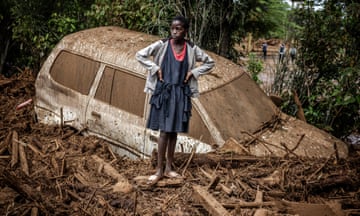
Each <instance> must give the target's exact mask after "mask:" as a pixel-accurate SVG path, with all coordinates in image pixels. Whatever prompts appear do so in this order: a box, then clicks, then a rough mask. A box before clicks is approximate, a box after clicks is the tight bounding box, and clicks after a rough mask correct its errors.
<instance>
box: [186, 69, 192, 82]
mask: <svg viewBox="0 0 360 216" xmlns="http://www.w3.org/2000/svg"><path fill="white" fill-rule="evenodd" d="M192 75H193V74H192V73H191V71H189V72H187V74H186V77H185V80H184V83H187V82H188V81H189V79H190V78H191V77H192Z"/></svg>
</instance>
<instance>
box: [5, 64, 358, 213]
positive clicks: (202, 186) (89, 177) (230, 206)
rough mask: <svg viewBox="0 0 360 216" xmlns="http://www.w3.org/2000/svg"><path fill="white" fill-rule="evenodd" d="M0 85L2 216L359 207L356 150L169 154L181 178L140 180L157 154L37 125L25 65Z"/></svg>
mask: <svg viewBox="0 0 360 216" xmlns="http://www.w3.org/2000/svg"><path fill="white" fill-rule="evenodd" d="M0 90H1V95H0V97H1V101H2V104H1V107H0V119H1V121H0V212H3V214H4V215H249V216H250V215H257V216H263V215H360V200H359V198H360V190H359V185H360V184H359V183H360V179H359V173H360V168H359V167H360V155H359V154H358V153H357V152H353V153H352V154H351V155H350V157H349V158H346V159H339V158H337V157H336V156H335V155H329V157H328V158H324V159H311V158H301V157H291V155H287V156H286V157H283V158H273V157H254V156H245V155H240V154H237V153H234V152H231V149H227V150H226V151H224V150H223V149H222V151H219V152H214V153H209V154H195V153H190V154H185V153H177V154H176V155H175V162H174V164H173V165H174V167H175V169H176V170H177V171H178V172H179V173H181V174H182V175H183V176H184V177H185V178H184V179H167V178H165V179H162V180H161V181H159V182H158V183H157V184H156V185H153V186H148V185H146V180H147V178H148V176H149V175H151V174H153V173H154V164H156V161H155V158H156V152H154V156H153V158H152V159H149V160H137V161H133V160H130V159H128V158H126V157H120V156H118V155H116V154H114V153H113V152H112V150H111V148H110V143H108V142H106V141H104V140H101V139H99V138H96V137H92V136H83V135H82V134H81V133H82V131H76V130H74V129H72V128H69V127H64V128H60V127H50V126H46V125H42V124H39V123H37V122H36V117H35V114H34V110H33V107H32V104H31V100H29V99H33V100H34V99H35V98H34V79H33V77H32V75H31V72H28V71H24V72H23V73H21V75H20V76H16V77H13V78H11V79H5V78H1V79H0ZM24 102H26V103H24ZM20 105H21V106H20Z"/></svg>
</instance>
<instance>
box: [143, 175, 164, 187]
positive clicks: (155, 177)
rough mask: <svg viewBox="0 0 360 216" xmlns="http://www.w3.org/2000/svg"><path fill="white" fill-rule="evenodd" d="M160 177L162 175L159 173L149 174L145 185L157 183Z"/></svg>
mask: <svg viewBox="0 0 360 216" xmlns="http://www.w3.org/2000/svg"><path fill="white" fill-rule="evenodd" d="M162 177H163V176H161V175H159V174H155V175H151V176H150V177H149V178H148V180H147V182H146V184H147V185H150V186H152V185H155V184H156V183H158V181H160V180H161V179H162Z"/></svg>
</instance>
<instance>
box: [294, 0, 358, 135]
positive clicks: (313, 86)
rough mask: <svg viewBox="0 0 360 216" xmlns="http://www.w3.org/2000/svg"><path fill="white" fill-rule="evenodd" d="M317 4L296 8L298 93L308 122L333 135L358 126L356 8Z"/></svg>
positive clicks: (330, 1)
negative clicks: (315, 6)
mask: <svg viewBox="0 0 360 216" xmlns="http://www.w3.org/2000/svg"><path fill="white" fill-rule="evenodd" d="M318 3H319V2H317V1H305V4H304V5H303V6H302V7H301V8H299V9H297V11H296V13H295V14H296V16H298V19H297V21H298V22H299V23H298V24H299V25H300V26H301V27H302V28H303V30H302V31H301V32H298V35H297V40H298V41H299V44H300V47H299V49H298V51H299V53H298V54H299V56H298V57H299V58H298V59H299V61H298V62H297V64H298V70H299V71H298V72H297V74H298V76H297V77H296V78H295V80H296V82H295V85H294V88H296V90H297V92H298V94H299V96H300V98H301V100H302V103H303V107H304V110H305V116H306V118H307V120H308V121H309V122H310V123H311V124H314V125H316V126H318V127H320V128H323V129H326V130H328V131H329V132H331V133H333V134H334V135H335V136H337V137H340V136H342V135H344V134H348V133H351V132H352V131H356V130H358V128H359V127H360V117H359V110H360V87H359V86H360V85H359V84H360V78H359V77H360V61H359V60H360V59H359V57H360V53H359V52H360V46H359V40H358V36H357V35H359V33H360V32H359V27H360V21H359V20H360V19H359V18H360V3H355V2H353V1H348V0H342V1H339V0H328V1H325V2H324V4H323V5H320V6H321V7H320V8H319V9H317V10H315V8H314V5H316V4H318Z"/></svg>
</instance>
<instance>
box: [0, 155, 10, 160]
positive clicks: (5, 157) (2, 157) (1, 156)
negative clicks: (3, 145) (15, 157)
mask: <svg viewBox="0 0 360 216" xmlns="http://www.w3.org/2000/svg"><path fill="white" fill-rule="evenodd" d="M10 157H11V156H10V155H0V159H8V158H10Z"/></svg>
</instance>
